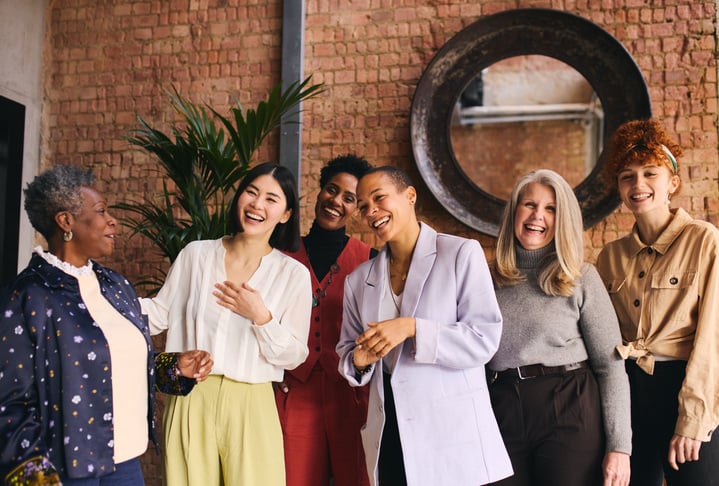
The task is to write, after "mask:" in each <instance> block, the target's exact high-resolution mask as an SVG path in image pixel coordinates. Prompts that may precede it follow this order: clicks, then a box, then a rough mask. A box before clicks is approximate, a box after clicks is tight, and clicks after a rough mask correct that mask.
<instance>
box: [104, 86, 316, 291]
mask: <svg viewBox="0 0 719 486" xmlns="http://www.w3.org/2000/svg"><path fill="white" fill-rule="evenodd" d="M309 81H310V78H307V79H305V80H304V81H303V82H301V83H300V82H296V83H292V84H291V85H289V86H288V87H287V88H286V89H284V90H282V87H281V85H280V84H278V85H277V86H275V87H274V88H273V89H272V90H271V92H270V95H269V97H268V98H267V99H266V100H264V101H261V102H260V103H259V104H258V105H257V108H256V109H252V108H250V109H248V110H246V111H245V110H244V109H243V107H242V105H240V104H239V103H237V105H235V106H234V107H232V108H230V112H231V114H232V115H231V116H230V117H225V116H222V115H221V114H219V113H218V112H217V111H215V110H214V109H212V108H211V107H208V109H209V112H211V114H210V113H208V109H206V108H205V107H204V106H198V105H196V104H193V103H191V102H190V101H188V100H187V99H185V98H183V97H182V96H181V95H180V94H179V93H178V91H177V89H176V88H174V87H173V90H172V92H168V94H169V96H170V99H171V102H172V107H173V108H174V109H175V110H176V111H177V112H178V113H179V114H180V116H181V118H182V124H181V125H179V126H178V125H173V126H172V127H171V135H167V134H165V133H163V132H162V131H160V130H157V129H155V128H153V127H152V126H151V125H150V123H148V122H147V121H146V120H145V119H143V118H142V117H141V116H138V121H139V124H140V127H139V128H136V129H134V130H132V131H131V132H130V135H129V136H128V137H127V140H128V141H129V142H130V143H131V144H132V145H136V146H138V147H141V148H142V149H143V150H145V151H147V152H148V153H150V154H153V155H154V156H156V157H157V160H158V161H159V163H160V166H161V169H162V170H163V171H164V173H165V174H164V175H165V177H163V179H162V180H163V190H162V192H161V193H160V194H159V195H157V196H155V197H152V198H145V199H144V200H142V201H131V202H123V203H119V204H116V205H115V206H114V207H115V208H118V209H121V210H124V211H126V212H127V213H128V216H126V217H124V218H122V219H121V224H122V225H123V226H125V227H127V228H129V229H130V230H131V233H130V237H132V236H134V235H137V234H140V235H143V236H145V237H147V238H149V239H150V240H151V241H152V242H153V243H154V244H155V245H156V246H157V248H158V249H159V250H160V251H161V253H162V254H163V255H164V256H165V257H167V258H169V260H170V263H172V262H174V261H175V258H177V255H178V254H179V253H180V250H182V249H183V248H184V247H185V245H187V244H188V243H189V242H191V241H194V240H199V239H214V238H219V237H221V236H223V235H225V234H226V232H227V207H228V205H229V204H230V202H231V200H232V197H233V196H234V192H235V188H236V187H237V185H238V183H239V181H240V180H241V179H242V177H244V175H245V174H246V173H247V171H248V170H249V167H250V164H251V162H252V157H253V155H254V154H255V152H256V151H257V149H258V148H259V147H260V145H261V144H262V141H263V140H264V139H265V138H266V137H267V135H269V134H270V133H271V132H272V130H274V129H275V128H277V127H278V126H279V125H280V121H281V120H282V117H283V116H285V115H291V114H293V113H296V110H299V106H300V103H301V102H302V101H304V100H307V99H309V98H312V97H314V96H316V95H318V94H319V93H320V92H321V91H322V85H320V84H313V85H310V84H309ZM293 110H294V111H293ZM218 120H219V122H220V123H219V125H218V124H217V122H216V121H218ZM167 179H169V180H171V181H172V184H171V186H169V187H168V184H167V182H166V180H167ZM165 275H166V272H165V270H164V269H162V268H156V269H154V270H152V272H151V273H147V274H146V275H140V281H138V282H137V284H138V285H142V286H144V287H146V289H147V290H148V292H149V293H150V294H153V293H155V292H157V290H159V288H160V287H161V286H162V282H163V281H164V279H165Z"/></svg>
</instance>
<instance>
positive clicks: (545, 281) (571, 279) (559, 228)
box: [492, 169, 584, 296]
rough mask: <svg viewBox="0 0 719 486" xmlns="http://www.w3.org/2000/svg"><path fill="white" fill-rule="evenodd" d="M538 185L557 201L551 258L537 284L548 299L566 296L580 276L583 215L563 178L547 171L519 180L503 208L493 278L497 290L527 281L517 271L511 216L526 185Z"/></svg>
mask: <svg viewBox="0 0 719 486" xmlns="http://www.w3.org/2000/svg"><path fill="white" fill-rule="evenodd" d="M532 183H538V184H542V185H543V186H546V187H549V188H550V189H552V190H553V191H554V197H555V201H556V209H555V211H556V212H555V220H554V246H555V253H554V255H553V258H548V259H547V261H546V262H545V263H543V266H542V268H541V269H540V270H539V273H538V277H537V280H538V283H539V287H540V288H541V289H542V291H543V292H544V293H545V294H547V295H563V296H569V295H571V294H572V292H573V291H574V286H575V285H576V283H577V279H578V278H579V277H580V276H581V274H582V263H583V262H584V242H583V239H582V212H581V210H580V208H579V203H578V202H577V197H576V196H575V195H574V191H573V190H572V188H571V187H570V186H569V184H568V183H567V181H565V180H564V178H563V177H562V176H560V175H559V174H557V173H556V172H554V171H553V170H549V169H539V170H535V171H532V172H530V173H528V174H526V175H524V176H523V177H522V178H520V179H519V180H518V181H517V183H516V184H515V186H514V189H513V190H512V196H511V198H510V200H509V202H508V203H507V206H506V207H505V208H504V213H503V214H502V221H501V223H500V228H499V236H498V239H497V255H496V260H495V262H494V265H493V269H492V270H493V276H494V280H495V284H496V285H497V286H498V287H509V286H513V285H517V284H519V283H520V282H523V281H525V280H526V277H525V276H524V275H523V274H522V273H521V272H520V271H519V270H518V269H517V256H516V245H518V243H517V240H516V238H515V236H514V215H515V213H516V210H517V205H518V204H519V201H520V199H521V198H522V196H523V195H524V192H525V191H526V190H527V187H528V186H529V184H532Z"/></svg>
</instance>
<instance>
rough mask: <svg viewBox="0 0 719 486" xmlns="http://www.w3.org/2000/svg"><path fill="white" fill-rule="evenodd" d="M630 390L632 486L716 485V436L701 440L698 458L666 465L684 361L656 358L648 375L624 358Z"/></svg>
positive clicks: (718, 454)
mask: <svg viewBox="0 0 719 486" xmlns="http://www.w3.org/2000/svg"><path fill="white" fill-rule="evenodd" d="M626 368H627V374H628V375H629V383H630V385H631V390H632V459H631V461H632V462H631V464H632V481H631V483H630V484H631V486H661V484H662V480H663V479H666V481H667V486H717V485H719V439H717V434H716V432H715V433H714V434H713V436H712V440H711V442H704V443H702V446H701V449H699V460H698V461H693V462H685V463H684V464H679V471H675V470H674V469H672V468H671V466H669V462H668V461H667V456H668V453H669V441H670V440H671V438H672V436H673V435H674V427H675V425H676V422H677V417H678V407H679V399H678V397H679V390H680V389H681V386H682V382H683V381H684V375H685V369H686V362H685V361H658V362H656V363H655V365H654V374H653V375H648V374H646V373H645V372H644V371H642V370H641V368H639V367H638V366H637V364H636V363H635V362H634V361H633V360H627V363H626Z"/></svg>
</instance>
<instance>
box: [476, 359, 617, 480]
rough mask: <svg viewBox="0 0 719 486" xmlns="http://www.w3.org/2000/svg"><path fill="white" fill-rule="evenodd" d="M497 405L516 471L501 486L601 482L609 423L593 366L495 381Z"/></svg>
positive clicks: (494, 402) (493, 396) (493, 392)
mask: <svg viewBox="0 0 719 486" xmlns="http://www.w3.org/2000/svg"><path fill="white" fill-rule="evenodd" d="M490 396H491V399H492V407H493V409H494V414H495V416H496V417H497V422H498V423H499V428H500V431H501V432H502V438H503V439H504V443H505V445H506V447H507V451H508V452H509V457H510V459H511V460H512V468H513V469H514V475H513V476H510V477H509V478H507V479H503V480H501V481H498V482H496V483H492V484H494V485H501V486H595V485H601V484H602V480H603V477H602V469H601V463H602V459H603V457H604V428H603V425H602V413H601V408H600V398H599V390H598V387H597V382H596V380H595V378H594V375H593V373H592V372H591V370H589V369H580V370H575V371H570V372H567V373H565V374H563V375H556V376H541V377H536V378H529V379H525V380H520V379H519V378H500V379H498V380H497V381H495V382H494V383H492V385H491V387H490Z"/></svg>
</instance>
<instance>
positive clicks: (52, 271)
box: [0, 254, 195, 485]
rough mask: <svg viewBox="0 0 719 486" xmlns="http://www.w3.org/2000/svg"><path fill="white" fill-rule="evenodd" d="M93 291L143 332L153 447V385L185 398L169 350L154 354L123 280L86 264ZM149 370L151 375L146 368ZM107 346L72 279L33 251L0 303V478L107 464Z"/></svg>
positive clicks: (94, 470) (187, 385)
mask: <svg viewBox="0 0 719 486" xmlns="http://www.w3.org/2000/svg"><path fill="white" fill-rule="evenodd" d="M93 271H94V272H95V274H96V275H97V279H98V281H99V283H100V289H101V292H102V295H103V296H104V297H105V298H106V299H107V300H108V302H110V304H111V305H112V306H113V307H114V308H115V309H116V310H117V311H118V312H119V313H120V314H122V315H123V316H124V317H125V318H126V319H128V320H129V321H130V322H131V323H132V324H134V325H135V326H136V327H137V328H138V329H139V330H140V331H141V332H142V333H143V335H144V337H145V341H146V343H147V348H148V362H147V377H148V378H147V379H148V385H149V386H148V388H149V389H150V393H149V396H148V401H149V402H148V416H147V420H148V430H149V432H150V433H149V435H150V437H149V439H150V440H152V441H153V442H155V443H156V439H155V423H154V418H153V411H154V402H155V396H154V386H157V387H158V388H159V389H160V391H163V392H166V393H172V394H180V395H186V394H187V393H189V392H190V390H191V389H192V387H193V386H194V383H195V380H193V379H187V378H184V377H180V376H179V374H178V371H177V356H178V355H177V354H159V355H156V356H155V355H154V353H153V349H152V342H151V341H150V335H149V328H148V324H147V318H146V316H143V315H142V313H141V310H140V304H139V302H138V300H137V295H136V293H135V290H134V288H133V287H132V285H131V284H130V282H129V281H128V280H127V279H126V278H125V277H123V276H122V275H120V274H119V273H117V272H114V271H113V270H110V269H108V268H106V267H103V266H101V265H99V264H97V263H95V262H93ZM156 369H157V371H158V373H157V376H155V370H156ZM111 377H112V370H111V366H110V350H109V347H108V344H107V341H106V339H105V337H104V334H103V333H102V330H101V329H100V327H99V326H98V325H97V323H95V321H94V320H93V318H92V317H91V316H90V313H89V312H88V310H87V308H86V306H85V304H84V303H83V301H82V298H81V296H80V289H79V286H78V282H77V279H75V278H74V277H72V276H70V275H68V274H66V273H65V272H63V271H62V270H60V269H58V268H56V267H54V266H52V265H50V264H49V263H47V262H46V261H45V260H44V259H43V258H42V257H40V256H39V255H37V254H34V255H33V256H32V259H31V260H30V264H29V265H28V266H27V268H26V269H25V270H23V271H22V272H21V273H20V275H18V277H17V278H16V279H15V281H14V282H13V283H12V284H11V285H10V287H8V288H7V289H5V291H4V292H3V295H2V298H1V299H0V478H4V483H5V484H7V485H10V484H12V485H21V484H23V485H31V484H39V483H38V478H41V477H44V478H45V480H47V479H48V478H49V477H50V478H51V477H53V476H54V477H56V475H57V473H59V474H61V475H64V476H68V477H72V478H83V477H99V476H103V475H106V474H109V473H111V472H112V471H113V470H114V461H113V454H114V447H113V415H112V412H113V409H112V404H113V397H112V384H111Z"/></svg>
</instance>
